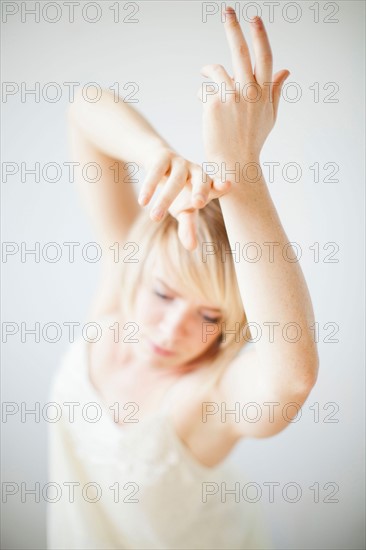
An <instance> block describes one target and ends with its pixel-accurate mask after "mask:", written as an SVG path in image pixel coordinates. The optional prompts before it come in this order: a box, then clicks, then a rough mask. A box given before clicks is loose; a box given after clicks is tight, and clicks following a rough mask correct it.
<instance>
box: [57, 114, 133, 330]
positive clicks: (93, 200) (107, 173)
mask: <svg viewBox="0 0 366 550" xmlns="http://www.w3.org/2000/svg"><path fill="white" fill-rule="evenodd" d="M67 121H68V136H69V144H70V149H71V153H72V160H73V161H74V162H78V163H79V165H78V167H77V169H76V170H75V174H76V186H77V188H78V190H79V195H80V197H81V199H82V203H83V205H84V207H85V210H86V212H87V214H88V216H89V218H90V221H91V224H92V227H93V229H94V232H95V237H96V241H97V242H98V244H99V245H100V247H101V249H102V257H101V264H100V265H101V271H100V276H99V282H98V286H97V289H96V292H95V295H94V297H93V300H92V303H91V306H90V309H89V311H88V315H87V317H88V319H95V318H96V317H100V316H103V315H106V314H110V313H113V312H115V311H117V310H118V309H119V305H120V296H121V282H120V279H121V268H122V265H123V264H122V262H121V259H119V261H115V256H114V251H115V250H116V246H117V245H115V244H114V243H119V244H118V246H119V250H120V256H121V250H122V246H123V244H124V243H125V242H126V239H127V236H128V232H129V230H130V228H131V227H132V225H133V223H134V222H135V220H136V219H137V217H138V215H139V213H141V207H140V206H139V205H138V203H137V199H136V194H135V191H134V189H133V184H132V183H131V181H130V179H131V178H129V177H128V171H127V169H126V167H125V163H124V162H121V161H119V160H116V159H113V158H111V157H109V156H107V155H106V154H104V153H103V152H102V151H100V150H99V149H98V148H96V147H95V146H94V145H93V144H92V143H90V141H88V139H87V138H86V137H85V135H84V134H83V132H82V130H81V129H80V128H79V127H78V125H77V124H76V122H75V120H74V118H73V115H72V111H68V118H67ZM88 163H96V164H94V166H96V167H97V169H98V171H99V175H100V177H99V178H96V181H90V180H91V179H92V178H94V177H95V175H96V174H97V172H96V169H95V168H93V167H92V166H93V165H90V168H89V169H88V171H86V169H85V166H86V165H87V164H88ZM83 170H84V174H86V175H87V178H84V177H83ZM88 180H89V181H88ZM113 245H114V249H111V248H110V247H111V246H113ZM122 252H123V251H122Z"/></svg>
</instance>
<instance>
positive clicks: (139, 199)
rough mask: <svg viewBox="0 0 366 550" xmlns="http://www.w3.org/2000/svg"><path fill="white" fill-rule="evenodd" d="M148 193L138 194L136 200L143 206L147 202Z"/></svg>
mask: <svg viewBox="0 0 366 550" xmlns="http://www.w3.org/2000/svg"><path fill="white" fill-rule="evenodd" d="M147 199H148V195H140V196H139V198H138V202H139V204H140V205H141V206H144V205H145V204H146V203H147Z"/></svg>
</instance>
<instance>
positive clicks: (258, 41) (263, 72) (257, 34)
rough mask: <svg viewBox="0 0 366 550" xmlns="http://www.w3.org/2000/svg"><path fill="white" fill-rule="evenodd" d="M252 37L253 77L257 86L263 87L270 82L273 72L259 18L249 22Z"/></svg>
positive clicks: (269, 53) (271, 60) (270, 55)
mask: <svg viewBox="0 0 366 550" xmlns="http://www.w3.org/2000/svg"><path fill="white" fill-rule="evenodd" d="M250 32H251V35H252V42H253V50H254V58H255V68H254V76H255V79H256V81H257V82H258V84H259V85H260V86H261V87H263V85H264V83H265V82H270V80H271V78H272V70H273V56H272V50H271V45H270V43H269V40H268V36H267V32H266V29H265V27H264V24H263V21H262V19H261V18H260V17H255V18H254V19H252V20H251V22H250Z"/></svg>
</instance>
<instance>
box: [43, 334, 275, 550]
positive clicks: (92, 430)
mask: <svg viewBox="0 0 366 550" xmlns="http://www.w3.org/2000/svg"><path fill="white" fill-rule="evenodd" d="M87 357H88V356H87V343H86V341H85V340H83V338H82V337H80V338H79V339H77V340H76V341H75V342H74V343H73V344H71V345H70V346H69V349H68V350H67V352H66V353H65V355H64V357H63V360H62V363H61V365H60V368H59V369H58V371H57V373H56V376H55V378H54V380H53V385H52V389H51V392H50V401H54V402H56V403H57V404H58V405H59V407H60V408H59V409H58V410H59V411H61V413H60V414H59V416H60V418H59V420H58V421H56V422H53V423H50V422H49V424H48V425H49V470H48V482H49V483H50V484H51V485H49V488H48V492H47V499H46V500H47V502H48V503H47V548H48V549H52V550H56V549H57V550H61V549H64V548H68V549H78V550H83V549H93V550H94V549H108V550H111V549H136V550H144V549H159V550H163V549H166V550H176V549H177V550H178V549H182V550H183V549H184V550H191V549H192V550H193V549H194V550H197V549H207V550H216V549H217V550H219V549H221V550H223V549H225V550H226V549H230V550H234V549H249V548H250V549H252V550H254V549H260V548H261V549H271V548H273V546H272V544H271V542H270V539H269V537H268V532H267V529H266V526H265V522H264V520H263V515H262V508H261V503H260V502H259V501H258V502H249V501H248V498H247V499H244V498H243V496H242V488H243V486H244V485H245V483H247V482H248V480H247V479H246V478H245V477H243V473H242V472H241V470H239V469H238V468H237V467H236V466H235V465H234V464H233V463H232V459H231V456H230V457H226V458H225V460H224V461H222V462H221V463H220V464H218V465H217V466H214V467H208V466H204V465H202V464H201V463H200V462H199V461H198V460H197V459H196V458H195V457H194V456H193V454H192V453H191V452H190V450H189V448H188V447H187V446H186V445H185V444H184V443H183V441H181V440H180V438H179V437H178V435H177V434H176V432H175V430H174V429H173V424H172V423H171V420H170V415H169V407H170V404H171V403H172V400H173V397H174V394H175V392H176V391H177V388H178V387H179V383H180V381H181V379H182V378H184V376H183V377H181V378H180V379H179V380H178V382H175V383H174V384H173V386H171V387H170V388H169V389H168V391H167V392H166V394H165V395H164V398H163V401H162V403H161V406H160V408H159V410H158V412H157V413H154V414H153V415H151V416H150V417H148V418H146V419H143V420H141V421H140V422H138V423H136V424H130V425H129V426H127V427H122V426H121V425H118V424H117V423H115V422H114V420H113V418H112V417H111V416H110V415H111V411H108V410H107V409H106V408H105V407H106V405H105V404H104V403H103V401H102V400H101V399H100V397H99V395H98V392H97V391H96V390H95V388H94V386H93V385H92V383H91V381H90V378H89V372H88V361H87ZM67 403H69V404H68V405H67ZM122 407H123V404H121V408H122ZM73 411H74V416H73V414H72V412H73ZM129 413H133V409H132V408H128V409H125V410H124V411H123V418H124V419H125V421H126V416H127V415H128V414H129ZM98 416H99V419H98ZM95 418H96V419H98V420H97V421H96V422H93V420H94V419H95ZM120 418H121V416H120ZM132 419H133V416H132V414H131V420H132ZM222 483H223V485H221V484H222ZM235 483H236V484H237V485H236V486H235ZM56 484H57V485H56ZM235 487H236V488H237V496H235V494H233V493H232V491H233V489H235ZM225 488H226V491H227V492H226V496H225ZM229 491H231V492H229ZM244 494H245V491H244ZM248 494H252V493H251V491H249V492H248ZM206 495H207V496H206ZM236 499H237V502H236V501H235V500H236ZM50 500H54V502H50Z"/></svg>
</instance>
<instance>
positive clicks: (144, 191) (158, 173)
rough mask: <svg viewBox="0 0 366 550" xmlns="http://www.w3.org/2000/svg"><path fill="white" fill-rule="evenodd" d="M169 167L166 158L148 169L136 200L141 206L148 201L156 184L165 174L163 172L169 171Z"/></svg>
mask: <svg viewBox="0 0 366 550" xmlns="http://www.w3.org/2000/svg"><path fill="white" fill-rule="evenodd" d="M169 169H170V161H169V160H166V161H163V162H160V163H159V164H158V165H155V166H153V167H152V168H151V169H150V170H149V171H148V173H147V174H146V177H145V180H144V183H143V184H142V187H141V190H140V193H139V197H138V202H139V204H140V205H141V206H146V205H147V204H148V203H149V202H150V199H151V197H152V196H153V194H154V193H155V189H156V187H157V185H158V184H159V182H160V181H161V180H162V178H163V177H164V176H165V174H166V173H167V172H168V171H169Z"/></svg>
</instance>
